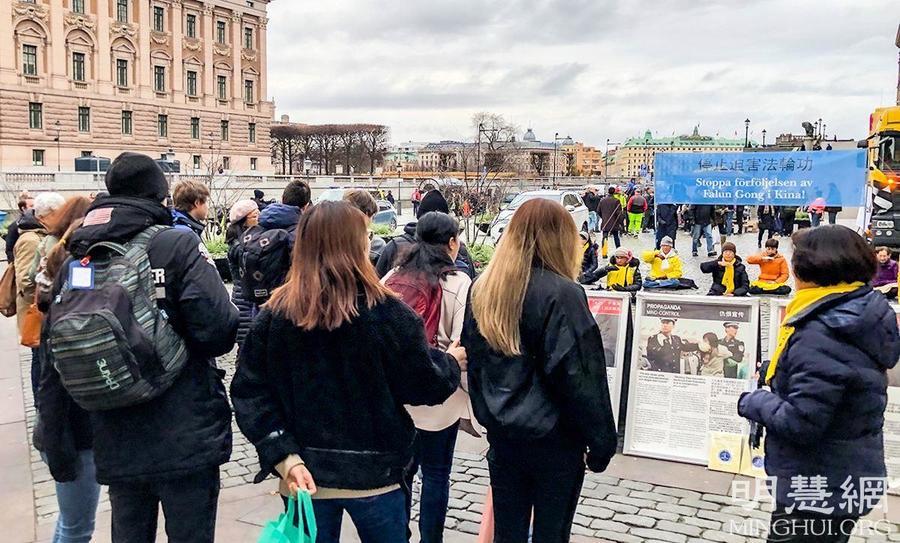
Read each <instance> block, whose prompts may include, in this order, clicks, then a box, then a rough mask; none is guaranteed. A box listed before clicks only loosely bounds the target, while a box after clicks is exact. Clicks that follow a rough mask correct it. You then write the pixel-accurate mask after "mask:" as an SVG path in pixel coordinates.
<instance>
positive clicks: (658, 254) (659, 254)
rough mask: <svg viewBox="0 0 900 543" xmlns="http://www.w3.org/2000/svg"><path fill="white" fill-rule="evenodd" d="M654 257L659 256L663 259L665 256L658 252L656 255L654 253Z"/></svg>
mask: <svg viewBox="0 0 900 543" xmlns="http://www.w3.org/2000/svg"><path fill="white" fill-rule="evenodd" d="M653 258H658V259H660V260H662V259H663V258H665V257H664V256H663V254H662V253H656V254H655V255H653Z"/></svg>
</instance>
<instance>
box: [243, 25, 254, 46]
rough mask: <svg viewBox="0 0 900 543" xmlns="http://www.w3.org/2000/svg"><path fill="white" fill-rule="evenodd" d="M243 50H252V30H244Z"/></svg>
mask: <svg viewBox="0 0 900 543" xmlns="http://www.w3.org/2000/svg"><path fill="white" fill-rule="evenodd" d="M244 49H253V29H252V28H244Z"/></svg>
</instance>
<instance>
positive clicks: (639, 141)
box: [620, 127, 744, 149]
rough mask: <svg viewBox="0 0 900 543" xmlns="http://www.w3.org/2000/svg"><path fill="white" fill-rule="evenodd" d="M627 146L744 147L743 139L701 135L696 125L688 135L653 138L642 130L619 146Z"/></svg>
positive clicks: (650, 133)
mask: <svg viewBox="0 0 900 543" xmlns="http://www.w3.org/2000/svg"><path fill="white" fill-rule="evenodd" d="M628 147H736V148H739V149H742V148H743V147H744V140H743V139H728V138H714V137H712V136H701V135H700V131H699V128H698V127H694V132H693V133H692V134H691V135H690V136H688V135H681V136H672V137H666V138H654V137H653V133H652V132H651V131H650V130H647V131H646V132H644V136H643V137H635V138H628V139H627V140H625V142H624V143H622V145H621V146H620V148H628Z"/></svg>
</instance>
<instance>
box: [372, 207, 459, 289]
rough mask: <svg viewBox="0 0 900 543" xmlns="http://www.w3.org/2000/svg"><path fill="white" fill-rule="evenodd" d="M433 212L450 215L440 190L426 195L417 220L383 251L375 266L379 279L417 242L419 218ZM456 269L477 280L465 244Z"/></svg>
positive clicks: (404, 228) (405, 228)
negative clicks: (407, 248)
mask: <svg viewBox="0 0 900 543" xmlns="http://www.w3.org/2000/svg"><path fill="white" fill-rule="evenodd" d="M432 211H436V212H438V213H446V214H448V215H449V214H450V206H449V205H447V199H446V198H444V195H443V194H441V191H439V190H430V191H428V192H427V193H426V194H425V196H424V197H423V198H422V202H421V203H420V204H419V209H418V210H417V212H416V219H417V220H415V221H413V222H410V223H407V224H406V226H404V227H403V234H401V235H400V237H396V238H394V239H392V240H391V241H390V243H388V244H387V245H385V247H384V250H382V251H381V256H379V257H378V263H377V264H376V265H375V271H377V272H378V277H384V276H385V275H387V272H389V271H391V268H393V267H394V262H395V261H396V260H397V257H398V256H399V255H400V252H401V251H404V250H405V249H406V247H408V246H409V245H411V244H414V243H415V242H416V225H417V224H418V218H419V217H421V216H423V215H425V214H426V213H430V212H432ZM456 267H457V268H459V270H460V271H462V272H465V273H466V275H468V276H469V277H470V278H472V279H475V266H474V265H473V264H472V259H471V257H469V251H468V249H466V246H465V244H463V243H460V245H459V255H458V256H457V257H456Z"/></svg>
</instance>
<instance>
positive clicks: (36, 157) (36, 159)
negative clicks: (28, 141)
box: [31, 149, 44, 166]
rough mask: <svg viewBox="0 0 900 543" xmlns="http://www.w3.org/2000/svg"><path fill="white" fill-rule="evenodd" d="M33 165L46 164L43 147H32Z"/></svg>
mask: <svg viewBox="0 0 900 543" xmlns="http://www.w3.org/2000/svg"><path fill="white" fill-rule="evenodd" d="M31 165H32V166H43V165H44V150H43V149H32V150H31Z"/></svg>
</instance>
